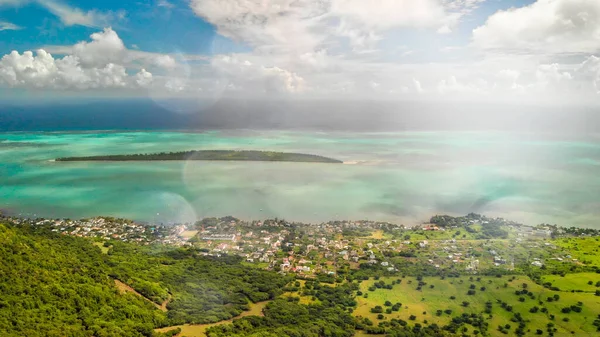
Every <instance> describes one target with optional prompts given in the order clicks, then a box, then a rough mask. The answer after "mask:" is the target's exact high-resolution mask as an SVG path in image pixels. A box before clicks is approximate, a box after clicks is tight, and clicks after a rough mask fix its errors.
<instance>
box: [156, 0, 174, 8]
mask: <svg viewBox="0 0 600 337" xmlns="http://www.w3.org/2000/svg"><path fill="white" fill-rule="evenodd" d="M156 6H157V7H164V8H167V9H171V8H173V7H175V5H173V4H172V3H170V2H168V1H167V0H158V2H157V3H156Z"/></svg>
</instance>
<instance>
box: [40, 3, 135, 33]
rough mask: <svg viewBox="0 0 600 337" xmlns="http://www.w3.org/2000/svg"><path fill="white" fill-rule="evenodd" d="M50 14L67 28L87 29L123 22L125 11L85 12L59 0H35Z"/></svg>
mask: <svg viewBox="0 0 600 337" xmlns="http://www.w3.org/2000/svg"><path fill="white" fill-rule="evenodd" d="M35 1H36V2H37V3H39V4H40V5H41V6H42V7H44V8H46V9H47V10H48V11H49V12H51V13H52V14H54V15H56V16H57V17H58V18H59V19H60V20H61V21H62V23H64V24H65V25H66V26H73V25H80V26H86V27H104V26H107V25H110V24H111V23H114V22H115V21H118V20H122V19H124V17H125V14H126V13H125V11H117V12H113V11H108V12H100V11H97V10H91V11H87V12H86V11H83V10H81V9H79V8H75V7H70V6H68V5H66V4H65V3H63V2H60V1H58V0H35Z"/></svg>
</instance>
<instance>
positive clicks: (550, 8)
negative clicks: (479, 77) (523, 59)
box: [473, 0, 600, 53]
mask: <svg viewBox="0 0 600 337" xmlns="http://www.w3.org/2000/svg"><path fill="white" fill-rule="evenodd" d="M473 42H474V44H475V45H476V46H478V47H480V48H484V49H497V50H502V51H526V52H545V53H567V52H568V53H594V52H598V51H600V1H598V0H537V1H536V2H534V3H532V4H531V5H529V6H525V7H519V8H510V9H507V10H502V11H498V12H497V13H495V14H493V15H492V16H490V17H489V18H488V19H487V21H486V22H485V24H484V25H482V26H480V27H478V28H476V29H475V30H474V31H473Z"/></svg>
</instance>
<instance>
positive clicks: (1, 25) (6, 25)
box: [0, 21, 22, 32]
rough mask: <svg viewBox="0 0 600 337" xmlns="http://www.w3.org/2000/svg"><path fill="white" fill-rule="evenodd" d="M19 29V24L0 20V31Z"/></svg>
mask: <svg viewBox="0 0 600 337" xmlns="http://www.w3.org/2000/svg"><path fill="white" fill-rule="evenodd" d="M19 29H22V27H19V26H17V25H15V24H14V23H10V22H6V21H0V32H1V31H3V30H19Z"/></svg>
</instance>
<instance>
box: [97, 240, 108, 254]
mask: <svg viewBox="0 0 600 337" xmlns="http://www.w3.org/2000/svg"><path fill="white" fill-rule="evenodd" d="M94 246H96V247H98V248H100V250H101V251H102V254H108V247H104V242H94Z"/></svg>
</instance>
